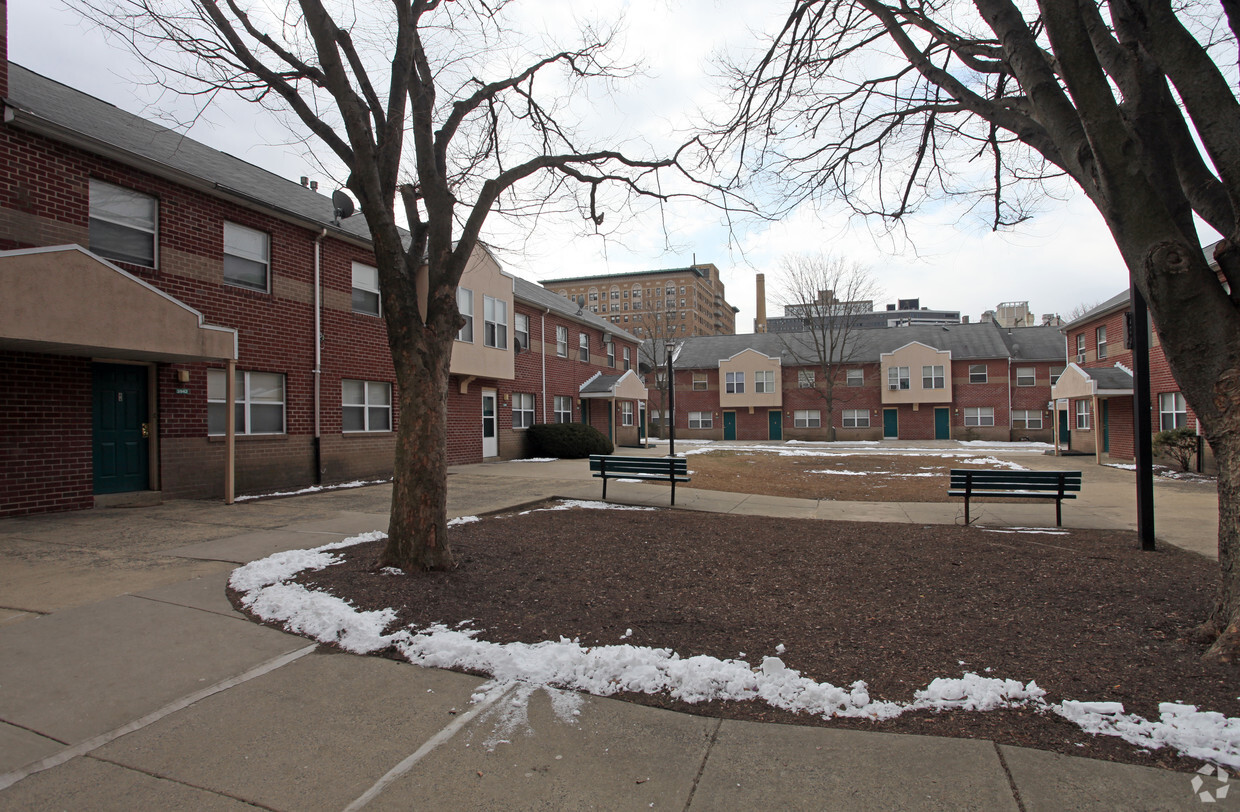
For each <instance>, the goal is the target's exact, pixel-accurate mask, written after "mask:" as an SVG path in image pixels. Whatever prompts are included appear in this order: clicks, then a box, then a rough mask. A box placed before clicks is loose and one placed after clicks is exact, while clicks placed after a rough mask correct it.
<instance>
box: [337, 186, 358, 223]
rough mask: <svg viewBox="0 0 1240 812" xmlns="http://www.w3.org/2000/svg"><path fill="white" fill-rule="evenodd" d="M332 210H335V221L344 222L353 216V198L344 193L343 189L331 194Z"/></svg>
mask: <svg viewBox="0 0 1240 812" xmlns="http://www.w3.org/2000/svg"><path fill="white" fill-rule="evenodd" d="M332 208H333V209H335V210H336V219H337V220H345V219H347V218H349V217H352V216H353V211H354V209H353V198H351V197H349V196H348V195H346V194H345V193H344V190H343V189H337V190H336V191H334V192H332Z"/></svg>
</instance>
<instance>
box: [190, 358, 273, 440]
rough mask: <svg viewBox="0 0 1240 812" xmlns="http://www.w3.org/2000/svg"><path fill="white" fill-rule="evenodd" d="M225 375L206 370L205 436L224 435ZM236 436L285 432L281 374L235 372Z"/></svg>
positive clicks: (216, 370) (217, 370) (216, 371)
mask: <svg viewBox="0 0 1240 812" xmlns="http://www.w3.org/2000/svg"><path fill="white" fill-rule="evenodd" d="M226 383H227V381H226V373H225V372H224V370H222V369H208V370H207V434H212V435H220V434H223V433H224V422H225V420H226V419H227V411H226V409H227V392H226V391H225V385H226ZM233 387H234V390H233V391H234V395H235V400H234V401H233V404H234V414H235V415H236V416H235V420H236V433H237V434H283V433H284V375H283V374H282V373H279V372H245V371H242V370H237V375H236V378H235V379H234V382H233Z"/></svg>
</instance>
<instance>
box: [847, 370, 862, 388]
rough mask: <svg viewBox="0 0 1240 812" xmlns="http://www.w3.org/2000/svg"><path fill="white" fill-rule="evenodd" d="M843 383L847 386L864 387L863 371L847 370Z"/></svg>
mask: <svg viewBox="0 0 1240 812" xmlns="http://www.w3.org/2000/svg"><path fill="white" fill-rule="evenodd" d="M844 383H845V384H846V385H848V386H865V370H863V369H850V370H848V372H846V373H845V378H844Z"/></svg>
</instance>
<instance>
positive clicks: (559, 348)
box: [555, 327, 568, 358]
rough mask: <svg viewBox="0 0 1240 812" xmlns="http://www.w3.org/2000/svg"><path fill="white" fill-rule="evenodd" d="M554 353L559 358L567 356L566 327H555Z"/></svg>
mask: <svg viewBox="0 0 1240 812" xmlns="http://www.w3.org/2000/svg"><path fill="white" fill-rule="evenodd" d="M555 354H556V355H558V356H560V357H561V358H567V357H568V328H567V327H557V328H555Z"/></svg>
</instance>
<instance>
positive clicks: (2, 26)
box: [0, 0, 9, 99]
mask: <svg viewBox="0 0 1240 812" xmlns="http://www.w3.org/2000/svg"><path fill="white" fill-rule="evenodd" d="M8 97H9V5H8V2H7V0H0V99H7V98H8Z"/></svg>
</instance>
